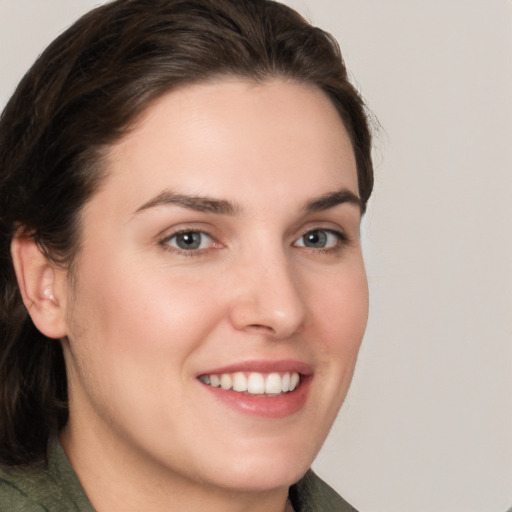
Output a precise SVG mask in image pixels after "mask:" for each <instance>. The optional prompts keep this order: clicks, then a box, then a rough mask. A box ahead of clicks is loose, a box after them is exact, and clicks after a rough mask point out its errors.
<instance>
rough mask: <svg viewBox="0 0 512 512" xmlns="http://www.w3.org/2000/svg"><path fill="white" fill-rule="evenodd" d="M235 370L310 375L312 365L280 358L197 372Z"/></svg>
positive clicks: (202, 373) (228, 371)
mask: <svg viewBox="0 0 512 512" xmlns="http://www.w3.org/2000/svg"><path fill="white" fill-rule="evenodd" d="M236 372H258V373H285V372H297V373H300V374H301V375H312V374H313V369H312V367H311V366H310V365H309V364H307V363H304V362H302V361H298V360H295V359H280V360H252V361H241V362H238V363H232V364H229V365H226V366H221V367H217V368H212V369H210V370H205V371H202V372H200V373H198V374H197V376H198V377H199V376H200V375H220V374H222V373H236Z"/></svg>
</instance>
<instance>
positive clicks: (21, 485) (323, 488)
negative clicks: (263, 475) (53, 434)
mask: <svg viewBox="0 0 512 512" xmlns="http://www.w3.org/2000/svg"><path fill="white" fill-rule="evenodd" d="M290 501H291V502H292V505H293V507H294V509H295V512H357V511H356V510H355V509H354V508H353V507H351V506H350V505H349V504H348V503H347V502H346V501H345V500H344V499H343V498H342V497H341V496H339V495H338V494H337V493H336V492H335V491H334V490H333V489H332V488H331V487H329V486H328V485H327V484H326V483H325V482H323V481H322V480H320V478H318V477H317V476H316V475H315V474H314V473H313V472H312V471H308V472H307V473H306V475H305V476H304V478H302V479H301V480H300V481H299V482H297V484H295V485H293V486H292V487H291V488H290ZM0 511H1V512H94V509H93V507H92V505H91V503H90V502H89V500H88V499H87V496H86V495H85V492H84V490H83V489H82V486H81V485H80V482H79V481H78V478H77V476H76V474H75V472H74V471H73V468H72V467H71V464H70V463H69V460H68V458H67V457H66V454H65V453H64V450H63V448H62V446H61V444H60V443H59V441H58V440H54V441H52V442H51V443H50V447H49V459H48V466H46V465H44V466H43V465H37V466H31V467H29V468H23V469H15V468H3V469H0Z"/></svg>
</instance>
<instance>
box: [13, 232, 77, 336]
mask: <svg viewBox="0 0 512 512" xmlns="http://www.w3.org/2000/svg"><path fill="white" fill-rule="evenodd" d="M11 256H12V261H13V264H14V270H15V272H16V278H17V280H18V286H19V288H20V291H21V296H22V298H23V303H24V304H25V307H26V308H27V310H28V313H29V315H30V317H31V318H32V321H33V322H34V325H35V326H36V327H37V328H38V329H39V330H40V331H41V332H42V333H43V334H44V335H45V336H48V337H49V338H56V339H58V338H63V337H65V336H66V324H65V312H66V311H65V306H66V292H67V272H66V271H65V270H63V269H59V268H58V267H56V265H55V264H53V263H52V262H51V261H50V260H49V259H48V257H47V256H46V255H45V254H44V253H43V251H42V250H41V248H40V247H39V245H38V243H37V242H36V240H35V239H34V238H33V237H31V236H15V237H14V239H13V241H12V243H11Z"/></svg>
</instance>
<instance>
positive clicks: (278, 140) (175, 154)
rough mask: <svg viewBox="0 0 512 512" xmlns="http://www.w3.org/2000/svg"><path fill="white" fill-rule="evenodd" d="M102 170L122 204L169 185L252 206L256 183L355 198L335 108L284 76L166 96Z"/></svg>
mask: <svg viewBox="0 0 512 512" xmlns="http://www.w3.org/2000/svg"><path fill="white" fill-rule="evenodd" d="M107 167H108V175H109V176H108V179H107V188H109V185H108V182H112V183H113V184H112V186H111V188H112V189H116V190H119V189H123V190H124V191H126V192H127V193H129V194H128V195H130V196H131V197H130V198H128V195H127V197H125V198H124V199H123V200H124V201H128V200H133V201H134V204H133V207H136V204H135V202H137V201H139V202H140V201H143V200H144V198H145V199H146V200H147V199H148V198H149V197H151V196H152V195H154V194H155V193H157V192H158V191H159V190H164V189H168V188H172V189H173V190H176V189H177V191H178V192H180V193H187V194H199V195H200V194H205V193H207V194H208V195H210V196H217V195H218V196H221V197H226V198H231V197H233V195H235V196H236V195H240V196H244V195H245V196H247V197H252V198H254V199H255V200H256V199H257V188H258V187H256V185H258V184H259V183H262V182H263V183H265V184H266V185H267V191H266V194H269V193H272V194H273V195H275V196H276V197H285V196H288V195H289V194H290V192H291V191H295V190H296V191H297V192H298V193H299V194H302V195H304V196H306V195H307V194H311V195H318V194H322V193H324V192H325V191H326V190H325V189H326V188H327V189H338V188H341V187H346V188H349V189H351V190H352V191H353V192H354V193H356V194H357V174H356V164H355V159H354V154H353V150H352V146H351V143H350V140H349V137H348V135H347V132H346V130H345V128H344V126H343V123H342V121H341V119H340V117H339V114H338V112H337V110H336V109H335V107H334V106H333V104H332V103H331V101H330V100H329V98H328V97H327V96H326V95H325V94H324V93H323V92H322V91H321V90H320V89H318V88H317V87H315V86H312V85H307V84H299V83H294V82H286V81H283V80H272V81H267V82H263V83H256V82H253V81H248V80H241V79H224V80H221V81H218V82H213V83H204V84H194V85H188V86H185V87H183V88H180V89H177V90H174V91H172V92H169V93H167V94H166V95H164V96H163V97H161V98H160V99H158V100H157V101H156V102H155V103H153V104H152V105H151V106H150V107H149V108H148V109H147V111H146V112H145V113H144V115H143V116H142V117H141V118H140V119H139V121H138V123H137V125H136V126H135V127H134V129H133V130H132V131H131V132H130V133H129V134H128V135H126V136H125V137H124V138H123V139H122V140H121V141H119V142H118V143H117V144H115V145H114V146H113V147H112V148H111V150H110V153H109V157H108V163H107ZM233 198H234V199H235V200H236V199H237V198H236V197H233ZM302 199H303V200H305V199H307V198H306V197H303V198H302Z"/></svg>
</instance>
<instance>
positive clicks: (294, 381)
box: [290, 372, 300, 391]
mask: <svg viewBox="0 0 512 512" xmlns="http://www.w3.org/2000/svg"><path fill="white" fill-rule="evenodd" d="M299 380H300V377H299V374H298V373H295V372H294V373H292V374H291V375H290V391H293V390H294V389H295V388H296V387H297V386H298V384H299Z"/></svg>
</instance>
